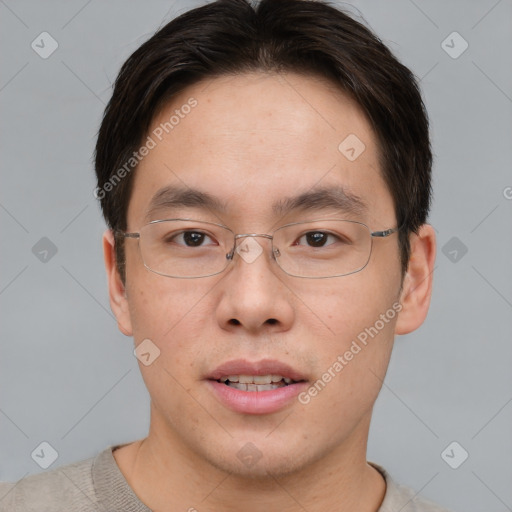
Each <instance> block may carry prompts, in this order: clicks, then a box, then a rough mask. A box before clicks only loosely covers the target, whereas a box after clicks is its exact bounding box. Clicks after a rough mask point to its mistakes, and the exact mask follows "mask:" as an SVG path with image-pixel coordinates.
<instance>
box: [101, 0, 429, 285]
mask: <svg viewBox="0 0 512 512" xmlns="http://www.w3.org/2000/svg"><path fill="white" fill-rule="evenodd" d="M249 71H266V72H282V71H284V72H298V73H302V74H315V75H321V76H323V77H326V78H328V79H329V80H330V81H332V82H334V83H335V84H337V85H338V86H339V87H340V89H341V90H343V91H344V92H345V93H347V94H348V95H349V96H350V97H351V98H353V99H354V100H355V101H356V102H357V103H358V105H359V107H360V108H361V109H362V111H363V112H364V113H365V114H366V116H367V118H368V120H369V122H370V124H371V126H372V127H373V130H374V131H375V133H376V134H377V138H378V144H379V149H380V157H381V158H380V160H381V171H382V175H383V178H384V180H385V182H386V184H387V186H388V188H389V191H390V193H391V196H392V198H393V202H394V207H395V214H396V219H397V224H398V226H400V228H401V229H400V232H399V235H398V236H399V247H400V259H401V265H402V271H403V272H405V271H406V270H407V266H408V261H409V256H410V245H409V234H410V233H412V232H417V230H418V228H419V227H420V226H421V225H422V224H424V223H425V222H426V219H427V215H428V211H429V208H430V201H431V167H432V152H431V149H430V138H429V127H428V118H427V114H426V111H425V107H424V104H423V101H422V98H421V94H420V91H419V88H418V84H417V82H416V80H415V78H414V76H413V74H412V73H411V71H410V70H409V69H408V68H407V67H405V66H404V65H402V64H401V63H400V62H398V60H397V59H396V58H395V57H394V56H393V54H392V53H391V52H390V50H389V49H388V48H387V47H386V46H385V45H384V44H383V43H382V42H381V40H380V39H379V38H378V37H377V36H375V35H374V34H373V33H372V32H371V31H370V30H369V29H367V28H366V27H365V26H364V25H362V24H361V23H359V22H357V21H356V20H354V19H353V18H352V17H350V16H349V15H347V14H345V13H344V12H342V11H341V10H339V9H337V8H335V7H333V6H331V5H329V4H328V3H327V2H322V1H310V0H279V1H276V0H261V2H259V3H257V4H256V5H255V6H254V7H253V6H252V5H251V4H250V3H248V1H247V0H217V1H215V2H212V3H209V4H207V5H205V6H203V7H199V8H196V9H193V10H190V11H188V12H186V13H184V14H182V15H181V16H179V17H178V18H176V19H174V20H172V21H171V22H169V23H168V24H167V25H165V26H164V27H163V28H161V29H160V30H158V31H157V32H156V33H155V34H154V35H153V36H152V37H151V38H150V39H149V40H148V41H146V42H145V43H144V44H143V45H142V46H141V47H140V48H138V49H137V50H136V51H135V52H134V53H133V54H132V55H131V56H130V57H129V58H128V60H127V61H126V62H125V63H124V65H123V66H122V68H121V70H120V72H119V75H118V77H117V79H116V82H115V86H114V92H113V95H112V98H111V99H110V101H109V103H108V105H107V107H106V109H105V113H104V117H103V121H102V123H101V127H100V130H99V133H98V140H97V144H96V151H95V167H96V175H97V187H98V188H97V189H96V196H97V197H98V198H99V199H100V200H101V208H102V211H103V215H104V217H105V220H106V222H107V225H108V226H109V227H110V228H112V229H117V230H125V229H126V222H127V220H126V217H127V211H128V204H129V200H130V195H131V188H132V184H133V177H134V176H133V175H134V172H127V173H124V174H126V175H125V176H124V177H123V179H117V180H116V181H113V179H114V178H116V172H117V171H118V170H119V169H121V168H122V167H123V165H124V166H125V169H126V162H127V161H129V160H130V158H131V157H132V154H133V152H134V151H136V150H137V149H138V148H139V147H140V144H141V141H142V140H143V139H144V137H145V136H146V134H147V132H148V130H149V128H150V126H151V122H152V120H153V119H154V117H155V115H157V114H158V113H159V110H160V109H161V108H162V107H163V106H164V105H165V104H166V103H167V102H168V101H169V100H171V99H172V98H173V96H175V95H176V94H177V93H179V92H181V91H183V90H184V89H185V88H186V87H187V86H190V85H192V84H194V83H197V82H199V81H200V80H203V79H205V78H213V77H216V76H223V75H232V74H239V73H243V72H249ZM135 169H136V166H134V168H133V171H135ZM117 177H119V175H118V176H117ZM109 183H110V186H108V184H109ZM106 191H108V193H106ZM116 258H117V264H118V269H119V272H120V275H121V278H122V279H123V281H124V279H125V271H124V244H123V240H122V239H117V240H116Z"/></svg>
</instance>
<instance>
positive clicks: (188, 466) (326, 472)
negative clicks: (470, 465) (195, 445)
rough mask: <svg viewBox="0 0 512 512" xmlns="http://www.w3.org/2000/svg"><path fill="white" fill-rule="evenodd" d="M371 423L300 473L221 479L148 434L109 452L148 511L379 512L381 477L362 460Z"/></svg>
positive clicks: (172, 443)
mask: <svg viewBox="0 0 512 512" xmlns="http://www.w3.org/2000/svg"><path fill="white" fill-rule="evenodd" d="M369 419H370V418H369V417H368V418H367V419H365V420H364V421H363V422H362V423H364V424H363V425H359V426H358V428H356V429H354V432H353V433H352V434H351V437H350V439H347V440H346V442H345V443H343V445H341V446H338V447H336V448H335V449H334V450H330V451H329V453H327V454H324V455H323V456H320V457H319V458H318V459H317V460H315V461H313V462H311V463H309V464H308V465H307V467H303V468H301V469H300V470H298V471H294V472H293V473H290V474H286V475H278V476H277V475H271V474H269V473H267V475H266V476H264V477H261V476H260V477H258V478H251V477H247V476H240V475H236V474H233V473H227V472H225V471H222V470H221V469H218V468H216V467H214V466H212V465H211V464H210V463H209V462H207V461H206V460H205V459H204V458H202V457H200V456H199V455H198V454H197V453H193V452H191V451H190V450H188V449H187V448H186V447H185V446H184V445H183V443H182V442H179V440H175V439H173V436H172V435H171V436H169V435H165V436H162V435H160V433H159V431H158V429H156V428H154V423H153V422H152V423H151V425H152V428H150V432H149V435H148V437H147V438H145V439H143V440H141V441H136V442H134V443H132V444H130V445H127V446H124V447H122V448H120V449H119V450H117V451H115V452H114V456H115V459H116V462H117V464H118V466H119V468H120V470H121V472H122V473H123V474H124V476H125V478H126V480H127V481H128V484H129V485H130V486H131V487H132V489H133V490H134V492H135V494H136V495H137V496H138V497H139V498H140V500H141V501H142V502H143V503H145V504H146V505H147V506H148V507H149V508H151V509H152V510H158V511H159V512H174V511H176V510H191V511H193V510H194V509H195V510H197V511H198V512H207V511H218V510H222V511H223V512H231V511H233V512H234V511H238V510H240V504H241V503H243V504H244V505H243V508H244V510H246V511H247V512H261V511H266V510H268V509H269V508H271V509H273V510H276V509H278V510H280V511H282V512H298V511H304V510H307V511H308V512H320V511H325V510H337V511H339V512H354V511H357V512H377V510H378V509H379V507H380V504H381V503H382V500H383V499H384V495H385V491H386V484H385V481H384V479H383V477H382V475H381V474H380V473H379V472H378V471H377V470H376V469H375V468H373V467H372V466H370V465H369V464H368V463H367V462H366V444H367V436H368V429H369Z"/></svg>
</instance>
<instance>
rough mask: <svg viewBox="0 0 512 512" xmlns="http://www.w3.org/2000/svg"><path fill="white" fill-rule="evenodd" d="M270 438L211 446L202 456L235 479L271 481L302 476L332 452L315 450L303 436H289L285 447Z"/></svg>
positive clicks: (232, 441)
mask: <svg viewBox="0 0 512 512" xmlns="http://www.w3.org/2000/svg"><path fill="white" fill-rule="evenodd" d="M267 435H268V434H267V433H266V434H265V435H264V436H261V437H258V436H254V435H253V436H248V437H249V440H247V439H243V440H241V439H240V438H238V439H236V438H233V439H231V440H230V441H229V444H227V445H225V446H219V445H217V446H212V447H211V448H212V449H211V450H208V452H206V453H204V452H203V453H199V455H200V456H201V457H202V458H203V459H204V460H205V461H206V462H208V463H209V464H211V465H212V466H214V467H215V468H216V469H218V470H221V471H223V472H225V473H229V474H230V475H231V476H233V477H239V478H244V479H250V480H255V481H258V480H259V481H269V480H274V479H275V478H282V477H285V476H289V475H292V474H297V473H300V472H302V471H304V470H305V469H306V468H309V466H310V465H312V464H314V463H315V462H316V461H317V460H319V459H321V458H322V457H323V456H325V455H326V454H327V453H328V452H329V451H331V447H330V446H325V447H324V449H322V448H321V447H315V446H312V445H311V443H307V441H305V440H304V437H303V436H299V435H297V437H296V438H295V439H293V437H294V436H290V438H288V442H287V443H286V444H285V443H284V442H283V440H282V439H279V440H273V441H271V440H270V439H269V438H268V437H267V438H265V436H267ZM251 438H252V440H250V439H251ZM213 442H215V441H213ZM234 447H235V448H234ZM200 451H202V450H200Z"/></svg>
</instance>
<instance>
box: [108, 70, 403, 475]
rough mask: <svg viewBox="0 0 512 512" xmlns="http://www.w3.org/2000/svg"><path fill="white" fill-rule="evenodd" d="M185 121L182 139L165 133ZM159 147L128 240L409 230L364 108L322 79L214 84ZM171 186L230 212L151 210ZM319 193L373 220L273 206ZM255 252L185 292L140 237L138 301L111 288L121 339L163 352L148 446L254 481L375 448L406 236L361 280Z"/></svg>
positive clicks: (179, 104)
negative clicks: (147, 228) (179, 222)
mask: <svg viewBox="0 0 512 512" xmlns="http://www.w3.org/2000/svg"><path fill="white" fill-rule="evenodd" d="M191 98H193V100H191ZM187 104H188V105H192V104H193V105H194V106H193V107H191V108H184V107H183V106H184V105H187ZM173 115H175V118H174V119H173V121H172V122H173V127H172V129H169V128H168V133H166V132H165V130H164V131H163V132H162V130H161V129H160V130H158V128H159V126H161V125H162V123H166V122H168V121H169V119H170V118H171V116H173ZM178 118H179V121H177V122H176V119H178ZM167 126H168V127H169V125H167ZM154 130H156V132H155V131H154ZM151 132H152V133H153V134H154V133H158V134H159V136H158V137H157V136H155V135H151ZM351 134H352V139H348V141H349V142H351V143H350V144H348V143H345V145H343V144H342V146H341V149H340V148H339V146H340V143H342V141H344V140H345V139H346V138H347V137H348V136H349V135H351ZM149 135H151V136H152V138H153V139H154V141H155V142H156V145H155V146H154V147H153V148H152V149H151V150H150V151H149V153H148V154H147V155H146V156H145V157H144V158H143V160H142V161H141V163H140V164H139V167H138V168H137V171H136V174H135V176H134V184H133V185H134V186H133V192H132V196H131V198H130V203H129V209H128V218H127V220H128V228H127V231H130V232H138V231H139V230H140V229H141V228H142V227H143V226H144V224H146V223H147V222H148V221H151V220H158V219H166V218H167V219H168V218H193V219H197V220H203V221H208V222H214V223H219V224H223V225H225V226H228V227H229V228H231V229H232V230H233V231H234V232H235V233H272V232H273V231H274V230H275V229H276V228H278V227H279V226H282V225H284V224H288V223H292V222H300V221H307V220H310V219H319V218H327V219H333V218H337V219H339V218H343V219H348V220H354V221H359V222H362V223H365V224H367V225H368V226H369V227H370V229H371V230H372V231H380V230H385V229H388V228H392V227H395V226H396V219H395V214H394V208H393V202H392V198H391V195H390V193H389V191H388V189H387V187H386V184H385V183H384V181H383V179H382V177H381V172H380V169H379V155H378V148H377V145H376V136H375V134H374V133H373V132H372V130H371V127H370V125H369V123H368V122H367V121H366V119H365V117H364V116H363V114H362V113H361V111H360V110H359V108H358V107H357V105H356V104H354V102H353V101H351V100H350V99H349V98H348V97H347V96H345V95H344V94H343V93H342V92H340V91H339V90H337V89H336V88H335V87H334V86H332V85H330V84H328V83H326V82H324V81H321V80H319V79H317V78H314V77H304V76H300V75H295V74H285V75H269V74H259V73H255V74H246V75H241V76H237V77H221V78H216V79H213V80H208V81H203V82H201V83H198V84H196V85H194V86H192V87H190V88H188V89H186V90H185V91H184V92H183V93H182V94H181V95H180V96H179V97H175V98H174V99H173V101H172V103H171V104H169V105H168V106H167V107H166V108H165V109H164V110H163V111H162V112H161V113H160V114H159V115H158V116H157V117H156V118H155V119H154V121H153V126H152V127H151V129H150V133H149ZM354 136H356V137H357V139H355V138H354ZM160 139H161V140H160ZM347 144H348V146H347ZM363 144H364V146H363ZM351 147H352V148H354V151H352V150H351V149H350V148H351ZM362 149H364V150H363V151H362V152H361V150H362ZM359 153H360V154H359ZM354 156H355V158H354ZM165 187H180V188H186V189H193V190H196V191H200V192H202V193H205V194H208V195H210V196H213V197H214V198H216V199H217V203H219V204H218V205H217V206H219V208H218V209H217V208H216V206H215V205H211V204H209V205H208V207H207V208H206V207H204V205H203V206H201V204H194V205H191V204H188V205H187V204H184V205H181V206H180V205H179V204H178V205H176V204H171V203H168V204H166V203H165V201H164V202H160V204H159V206H158V207H156V208H150V205H151V204H152V201H153V199H154V197H155V196H156V195H157V194H158V193H159V191H161V190H162V189H163V188H165ZM318 189H322V190H323V191H324V192H325V191H326V190H327V191H328V190H331V191H332V190H340V189H342V190H343V191H344V193H345V194H346V196H347V197H356V198H358V199H359V203H360V204H359V206H360V207H358V208H343V207H342V206H343V205H339V206H335V205H334V203H333V204H331V203H328V202H325V201H321V200H319V199H318V197H317V201H316V202H315V203H314V204H313V205H308V207H304V208H294V209H291V210H289V211H286V210H281V211H277V210H276V208H274V206H275V205H276V204H282V203H283V201H285V200H286V199H288V198H294V197H296V196H298V195H301V194H304V193H311V192H314V191H316V190H318ZM324 203H325V204H324ZM222 204H223V205H224V208H220V206H221V205H222ZM243 240H252V241H255V242H257V244H259V246H261V248H262V249H263V251H262V253H261V254H260V255H259V256H258V257H256V259H254V261H251V262H249V261H247V260H246V259H244V258H243V257H241V256H240V255H239V254H238V253H235V254H234V258H233V261H231V262H230V264H229V266H228V268H227V269H226V270H225V271H224V272H223V273H220V274H218V275H214V276H210V277H202V278H198V279H177V278H170V277H163V276H161V275H158V274H155V273H153V272H150V271H149V270H147V269H146V268H145V267H144V264H143V261H142V259H141V254H140V251H139V247H138V241H137V240H136V239H126V242H125V247H126V288H125V290H122V293H118V294H117V296H115V288H116V286H118V287H119V288H120V289H122V284H120V283H119V281H118V280H116V278H111V282H110V287H111V298H112V296H113V295H114V296H115V298H114V299H113V309H114V311H115V313H116V316H117V319H118V322H119V326H120V329H121V330H122V331H123V332H124V333H125V334H127V335H133V337H134V340H135V344H136V345H139V344H140V343H141V342H142V341H143V340H146V339H149V340H151V343H152V345H151V346H152V347H154V346H156V347H157V348H158V350H159V351H160V355H159V356H158V357H157V358H156V359H155V360H154V361H153V362H152V363H151V364H149V365H148V366H145V365H143V364H140V369H141V372H142V375H143V378H144V380H145V383H146V385H147V388H148V391H149V393H150V396H151V430H150V437H151V436H153V438H155V439H159V440H160V442H161V443H165V445H166V446H172V447H174V448H175V449H176V450H177V452H179V453H187V455H188V456H190V457H194V458H196V460H197V461H202V462H205V463H208V464H211V465H213V466H215V467H217V468H221V469H223V470H226V471H229V472H231V473H234V474H239V475H252V476H258V475H265V474H267V473H269V472H270V473H272V474H273V475H279V474H286V473H290V472H294V471H300V470H301V469H304V468H306V467H311V465H312V464H315V463H317V462H318V461H322V460H326V459H327V458H329V457H335V456H336V454H339V453H340V452H342V451H344V452H345V453H347V454H348V453H355V452H354V450H356V451H361V450H362V451H364V450H365V448H366V437H367V431H368V427H369V420H370V414H371V409H372V406H373V404H374V401H375V399H376V397H377V394H378V392H379V390H380V387H381V379H383V378H384V375H385V371H386V368H387V365H388V361H389V357H390V353H391V349H392V344H393V337H394V334H395V330H396V327H397V321H399V320H398V319H399V317H400V315H401V314H402V313H400V314H399V313H398V311H399V309H400V308H401V307H402V306H400V305H399V302H400V300H401V298H402V296H401V282H402V280H401V278H402V276H401V273H400V261H399V250H398V239H397V235H396V234H393V235H391V236H389V237H387V238H378V239H374V240H373V248H372V252H371V257H370V260H369V262H368V264H367V266H366V267H365V268H364V269H363V270H362V271H360V272H358V273H354V274H351V275H346V276H343V277H332V278H327V279H304V278H298V277H292V276H290V275H287V274H286V273H285V272H283V270H282V269H281V268H280V267H279V266H278V265H277V263H276V261H275V259H274V258H273V257H272V253H271V242H270V240H269V239H267V238H263V237H260V238H252V239H248V238H245V239H241V240H240V241H239V242H240V243H241V242H242V241H243ZM208 243H213V244H214V243H215V241H214V240H208ZM253 247H254V246H253ZM116 283H117V284H116ZM363 340H364V341H363ZM146 343H147V342H146ZM152 350H153V349H152ZM228 375H232V376H233V375H235V376H239V375H248V376H250V377H251V376H252V377H254V376H259V377H262V376H264V375H278V376H282V377H286V378H287V379H291V380H292V383H291V384H288V385H286V386H283V384H284V381H281V382H280V383H279V384H277V385H278V386H279V387H278V388H277V389H275V390H266V391H263V392H262V391H243V390H240V389H236V387H237V386H234V387H233V384H232V382H231V381H230V382H229V383H228V384H225V383H223V380H225V378H226V377H227V376H228ZM236 380H237V378H236V377H235V378H233V381H236ZM238 380H242V379H238ZM250 380H251V381H254V378H253V379H250ZM264 380H265V379H263V381H264ZM286 382H288V381H286ZM315 384H316V385H315ZM238 387H240V386H238ZM253 389H255V388H253ZM260 389H261V388H260ZM260 393H261V394H260ZM258 395H259V396H258Z"/></svg>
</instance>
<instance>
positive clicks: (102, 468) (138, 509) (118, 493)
mask: <svg viewBox="0 0 512 512" xmlns="http://www.w3.org/2000/svg"><path fill="white" fill-rule="evenodd" d="M115 448H117V446H109V447H108V448H106V449H105V450H103V451H102V452H101V453H99V454H98V455H97V456H96V457H92V458H90V459H87V460H84V461H81V462H76V463H74V464H69V465H67V466H62V467H60V468H57V469H54V470H50V471H46V472H43V473H38V474H35V475H29V476H27V477H25V478H23V479H21V480H19V481H18V482H17V483H0V512H151V510H150V509H149V508H148V507H146V505H144V503H142V502H141V501H140V500H139V499H138V498H137V496H136V495H135V493H134V492H133V490H132V488H131V487H130V486H129V485H128V482H127V481H126V479H125V478H124V476H123V474H122V473H121V471H120V469H119V467H118V465H117V463H116V461H115V459H114V456H113V455H112V450H113V449H115ZM370 464H371V465H372V466H373V467H375V468H376V469H377V470H378V471H379V472H380V473H381V474H382V475H383V476H384V479H385V480H386V494H385V496H384V500H383V502H382V505H381V506H380V508H379V510H378V512H449V511H448V510H447V509H444V508H442V507H439V506H438V505H436V504H435V503H432V502H430V501H428V500H426V499H424V498H421V497H420V496H418V495H417V494H416V493H415V492H414V491H413V490H412V489H410V488H408V487H404V486H402V485H399V484H397V483H396V482H394V481H393V479H392V478H391V477H390V475H389V474H388V473H387V471H386V470H385V469H384V468H382V467H381V466H379V465H377V464H375V463H370ZM191 508H192V510H193V507H191Z"/></svg>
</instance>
